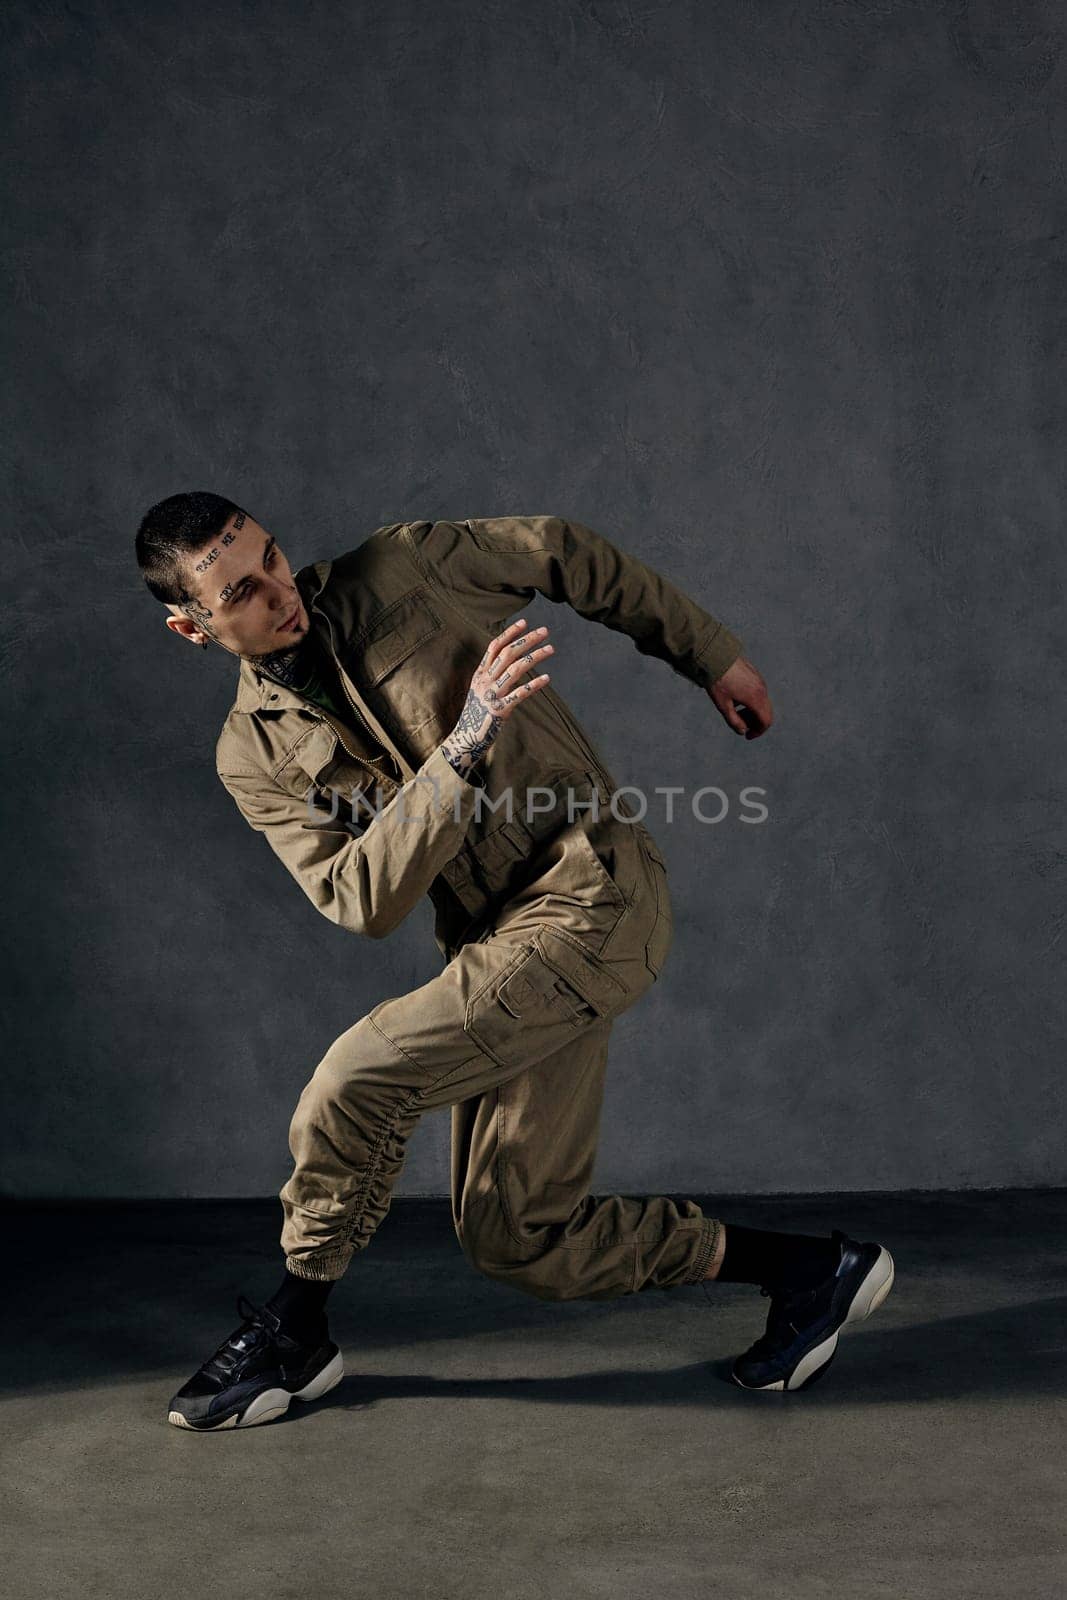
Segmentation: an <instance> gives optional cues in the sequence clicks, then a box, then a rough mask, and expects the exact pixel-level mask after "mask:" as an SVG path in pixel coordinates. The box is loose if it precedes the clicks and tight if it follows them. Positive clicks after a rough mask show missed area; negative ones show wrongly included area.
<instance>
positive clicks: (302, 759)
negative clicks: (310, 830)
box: [276, 722, 399, 833]
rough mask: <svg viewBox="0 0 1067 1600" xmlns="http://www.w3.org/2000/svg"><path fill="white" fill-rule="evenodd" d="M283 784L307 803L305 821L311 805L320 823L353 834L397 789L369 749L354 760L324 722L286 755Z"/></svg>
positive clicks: (386, 767) (362, 828)
mask: <svg viewBox="0 0 1067 1600" xmlns="http://www.w3.org/2000/svg"><path fill="white" fill-rule="evenodd" d="M276 776H279V777H281V776H282V774H277V775H276ZM284 781H285V787H286V788H287V789H289V790H290V791H291V792H292V793H295V794H297V795H299V797H300V798H301V799H302V800H305V801H306V802H307V803H308V807H309V809H308V816H309V819H310V818H311V817H312V815H313V812H312V807H314V812H315V813H317V814H318V816H319V817H320V819H321V820H322V821H323V822H328V821H337V822H339V823H341V824H342V825H344V826H349V825H352V826H351V827H350V831H355V832H357V833H362V832H363V830H364V828H366V827H367V825H368V823H370V822H371V821H372V820H373V818H374V814H375V812H376V811H379V810H381V809H382V807H384V806H387V805H388V804H389V802H390V800H391V799H392V798H393V796H394V795H395V794H396V791H397V789H398V788H399V784H398V783H397V781H396V779H395V778H394V777H393V776H392V774H391V773H390V771H389V768H388V765H387V763H386V761H385V760H384V759H383V758H382V757H380V756H375V755H374V754H373V753H372V752H371V751H370V750H369V749H368V751H367V753H366V754H365V755H361V756H360V757H358V758H357V757H355V756H353V755H352V754H351V753H350V752H349V751H348V750H346V749H345V746H344V744H343V743H342V742H341V739H340V737H339V736H338V733H337V730H336V728H333V727H331V726H330V724H329V723H328V722H320V723H317V724H316V726H315V727H314V728H313V729H312V730H311V731H310V732H309V733H307V734H305V735H304V736H303V737H302V738H301V739H300V740H298V742H297V744H296V745H295V746H294V747H293V749H292V750H291V751H290V752H289V756H288V758H287V763H286V777H285V780H284ZM309 791H310V798H309Z"/></svg>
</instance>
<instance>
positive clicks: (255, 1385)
mask: <svg viewBox="0 0 1067 1600" xmlns="http://www.w3.org/2000/svg"><path fill="white" fill-rule="evenodd" d="M237 1311H238V1314H239V1315H240V1316H242V1317H243V1318H244V1321H243V1322H242V1324H241V1326H240V1327H239V1328H237V1329H236V1330H235V1331H234V1332H233V1333H231V1334H230V1336H229V1338H228V1339H227V1340H226V1341H225V1343H224V1344H221V1345H219V1348H218V1349H217V1350H216V1351H215V1354H214V1355H213V1356H209V1357H208V1359H207V1360H206V1361H205V1362H204V1365H203V1366H202V1367H200V1368H199V1369H198V1371H196V1372H194V1373H193V1376H192V1377H191V1378H190V1379H189V1382H188V1383H186V1384H183V1385H182V1387H181V1388H180V1389H179V1390H178V1393H177V1394H176V1395H175V1396H174V1399H173V1400H172V1401H171V1403H170V1411H169V1414H168V1417H167V1421H168V1422H173V1423H174V1425H175V1427H178V1428H195V1429H198V1430H199V1431H201V1432H213V1431H214V1430H215V1429H216V1428H253V1427H255V1425H256V1424H257V1423H259V1422H270V1421H271V1420H272V1419H273V1418H274V1417H280V1416H281V1415H282V1414H283V1413H284V1412H286V1411H288V1409H289V1402H290V1400H293V1399H296V1400H318V1399H319V1397H320V1395H324V1394H328V1393H329V1391H330V1390H331V1389H332V1388H333V1387H334V1385H335V1384H338V1383H340V1381H341V1379H342V1377H343V1376H344V1370H345V1369H344V1360H343V1358H342V1356H341V1352H340V1350H338V1348H337V1346H336V1345H335V1344H333V1343H332V1342H331V1340H330V1336H329V1332H328V1329H327V1326H326V1318H325V1316H324V1317H323V1318H322V1321H321V1323H320V1324H319V1331H318V1333H317V1334H316V1335H315V1336H314V1337H313V1338H312V1339H311V1340H310V1341H309V1342H302V1341H300V1340H297V1339H293V1338H290V1337H289V1336H288V1334H284V1333H282V1331H281V1323H280V1322H279V1320H278V1318H277V1316H275V1314H274V1312H273V1311H271V1310H269V1309H268V1307H266V1306H256V1305H253V1304H252V1302H251V1301H250V1300H248V1299H247V1298H246V1297H245V1296H244V1295H243V1294H242V1295H239V1296H238V1298H237Z"/></svg>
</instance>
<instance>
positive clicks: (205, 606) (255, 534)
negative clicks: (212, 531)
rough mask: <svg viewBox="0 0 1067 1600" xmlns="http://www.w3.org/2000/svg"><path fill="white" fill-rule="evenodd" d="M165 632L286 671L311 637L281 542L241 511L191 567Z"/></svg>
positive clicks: (191, 560) (196, 556)
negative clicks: (290, 659)
mask: <svg viewBox="0 0 1067 1600" xmlns="http://www.w3.org/2000/svg"><path fill="white" fill-rule="evenodd" d="M167 610H168V611H169V612H170V615H169V616H168V618H167V626H168V628H170V629H171V630H172V632H174V633H179V634H181V635H182V636H183V637H184V638H186V639H189V640H191V642H192V643H193V644H196V645H200V644H203V643H204V642H205V641H209V640H214V641H215V643H216V644H218V645H221V647H222V648H223V649H224V650H228V651H230V652H231V653H232V654H234V655H239V656H250V657H253V658H261V657H265V656H269V657H270V664H271V665H272V666H274V665H279V664H284V662H285V660H286V658H287V657H288V656H289V655H290V654H291V653H292V652H293V651H295V650H296V649H297V647H298V646H299V645H300V643H301V641H302V640H303V639H304V638H305V637H306V635H307V631H308V625H309V619H308V614H307V609H306V607H305V606H304V603H303V601H302V600H301V598H300V594H299V591H298V590H297V587H296V584H295V582H294V581H293V574H292V572H291V570H290V567H289V563H288V561H287V560H286V559H285V556H284V555H283V554H282V552H281V549H280V548H279V546H278V543H277V540H276V539H275V538H274V537H273V535H272V534H269V533H268V532H267V531H266V529H265V528H261V527H260V525H259V523H258V522H255V521H254V520H253V519H252V518H251V517H248V516H245V515H244V513H243V512H240V511H238V512H235V513H234V515H233V516H232V517H231V518H230V520H229V522H228V523H227V524H226V526H225V527H224V528H223V529H222V530H221V532H219V533H218V534H217V535H216V536H215V538H213V539H212V540H211V541H210V543H209V544H206V545H205V546H204V547H203V549H201V550H197V551H195V552H194V553H193V555H192V556H191V557H189V558H188V560H187V562H186V583H185V592H184V595H183V598H182V601H181V604H180V605H172V606H168V607H167Z"/></svg>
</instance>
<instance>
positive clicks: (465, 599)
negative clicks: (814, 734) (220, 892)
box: [217, 517, 742, 1300]
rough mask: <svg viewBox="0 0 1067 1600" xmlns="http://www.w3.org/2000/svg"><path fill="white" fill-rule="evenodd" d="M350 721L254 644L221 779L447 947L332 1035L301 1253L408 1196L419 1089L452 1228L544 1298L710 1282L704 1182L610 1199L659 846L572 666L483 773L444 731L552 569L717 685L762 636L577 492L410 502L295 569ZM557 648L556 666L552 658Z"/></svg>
mask: <svg viewBox="0 0 1067 1600" xmlns="http://www.w3.org/2000/svg"><path fill="white" fill-rule="evenodd" d="M295 582H296V583H297V585H298V587H299V589H300V592H301V595H302V596H303V599H304V602H305V605H306V607H307V610H308V613H309V617H310V620H311V630H312V632H313V633H314V634H315V635H316V636H317V638H318V639H319V640H320V641H321V643H322V645H323V647H324V648H325V649H326V650H327V651H328V652H329V654H330V656H331V657H332V659H333V661H334V662H335V664H336V667H337V671H338V678H339V682H340V684H341V686H342V688H343V691H344V693H345V696H346V698H347V699H348V701H349V703H350V708H351V716H350V717H348V718H347V719H346V720H345V721H344V722H341V720H340V719H338V718H336V717H333V716H331V715H329V714H328V713H327V712H326V711H324V710H323V708H322V707H320V706H319V705H317V704H313V703H312V702H311V701H310V700H308V699H306V698H303V697H302V696H301V695H299V694H297V693H294V692H293V691H292V690H290V689H287V688H285V687H283V686H281V685H279V684H277V683H276V682H274V681H273V680H271V679H270V678H269V677H267V676H265V675H264V674H262V673H260V672H258V671H257V670H256V669H255V668H254V667H253V666H252V664H251V663H250V662H249V661H247V660H243V661H242V663H241V668H240V674H239V679H238V689H237V697H236V699H235V702H234V705H233V707H232V709H231V711H230V713H229V715H228V716H227V719H226V722H225V725H224V727H223V729H222V732H221V734H220V736H219V740H218V745H217V768H218V773H219V776H220V778H221V779H222V782H223V783H224V785H225V786H226V788H227V789H228V790H229V792H230V794H231V795H232V796H233V798H234V800H235V801H236V803H237V805H238V807H239V809H240V811H241V813H242V815H243V816H244V817H245V818H246V819H247V821H248V822H249V823H250V824H251V826H252V827H253V828H255V829H257V830H258V831H260V832H262V833H263V834H264V835H265V837H266V839H267V842H268V843H269V844H270V846H271V847H272V849H273V850H274V851H275V852H276V854H277V855H278V856H279V857H280V858H281V860H282V861H283V862H284V864H285V866H286V867H287V868H288V870H289V871H290V872H291V873H292V875H293V876H294V877H295V878H296V880H297V882H298V883H299V884H300V886H301V888H302V889H303V890H304V891H305V893H306V894H307V895H308V897H309V898H310V899H311V901H312V903H313V904H314V905H315V906H317V908H318V909H319V910H320V911H321V912H322V913H323V915H324V916H326V917H328V918H329V919H330V921H332V922H334V923H336V924H337V925H338V926H339V927H341V928H344V929H346V930H347V931H349V932H353V933H361V934H365V935H367V936H369V937H371V938H375V939H378V938H383V937H385V936H386V935H387V934H388V933H389V932H390V931H391V930H392V929H393V928H395V927H396V926H397V925H398V924H399V923H400V922H401V921H402V920H403V918H404V917H405V916H407V914H408V913H409V912H410V911H411V910H412V909H413V907H414V906H415V905H416V904H418V903H419V901H420V900H421V898H422V897H423V896H424V895H428V896H429V897H430V899H431V901H432V903H433V905H434V908H435V922H434V941H435V943H436V944H437V947H438V949H439V951H440V953H441V956H442V958H443V962H444V965H443V969H442V971H441V972H439V973H438V974H437V975H436V976H435V977H433V978H431V979H430V981H429V982H427V983H425V984H423V985H422V986H421V987H420V988H417V989H414V990H412V991H411V992H409V993H407V994H400V995H395V996H393V997H391V998H388V999H385V1000H382V1001H381V1002H380V1003H379V1004H377V1005H376V1006H374V1007H373V1009H372V1010H371V1011H369V1012H368V1013H367V1014H366V1015H365V1016H363V1017H361V1018H360V1019H359V1021H357V1022H356V1023H355V1024H354V1025H353V1026H352V1027H351V1028H349V1029H348V1030H347V1031H346V1032H344V1033H342V1034H341V1036H340V1037H339V1038H338V1039H337V1040H335V1042H334V1043H333V1044H332V1045H331V1046H330V1048H329V1050H327V1052H326V1054H325V1056H324V1057H323V1058H322V1060H321V1061H320V1062H319V1064H318V1066H317V1067H316V1069H315V1071H314V1073H313V1074H312V1076H311V1078H310V1079H309V1081H308V1082H307V1084H306V1085H305V1087H304V1089H303V1091H302V1093H301V1095H300V1099H299V1103H298V1105H297V1107H296V1110H295V1113H294V1115H293V1118H292V1123H291V1126H290V1130H289V1145H290V1150H291V1152H292V1156H293V1161H294V1169H293V1172H292V1176H291V1177H290V1178H289V1180H288V1182H287V1183H286V1184H285V1186H284V1187H283V1188H282V1190H281V1196H280V1198H281V1201H282V1208H283V1212H284V1222H283V1227H282V1234H281V1243H282V1248H283V1250H284V1252H285V1257H286V1266H287V1267H288V1269H289V1271H290V1272H292V1273H294V1274H295V1275H296V1276H298V1277H304V1278H315V1279H320V1280H321V1279H336V1278H339V1277H340V1276H341V1275H342V1274H343V1273H344V1271H345V1269H346V1268H347V1266H348V1264H349V1262H350V1261H351V1259H352V1256H353V1255H354V1254H355V1253H356V1252H357V1251H360V1250H363V1249H364V1248H365V1247H366V1246H367V1245H368V1244H369V1243H370V1240H371V1238H372V1237H373V1235H374V1232H375V1230H376V1229H377V1227H378V1226H379V1224H380V1223H381V1222H382V1220H383V1218H384V1217H385V1215H386V1212H387V1211H388V1209H389V1204H390V1196H391V1191H392V1187H393V1185H394V1183H395V1181H396V1179H397V1176H398V1174H399V1172H400V1170H401V1167H402V1165H403V1160H404V1154H405V1148H406V1144H407V1140H408V1138H409V1136H410V1134H411V1132H412V1130H413V1128H414V1127H415V1124H416V1123H417V1121H418V1119H419V1117H420V1116H421V1115H422V1113H423V1112H425V1111H428V1110H431V1109H432V1108H434V1107H439V1106H446V1105H447V1106H450V1107H451V1115H452V1158H451V1198H452V1216H453V1221H454V1224H455V1228H456V1233H457V1236H458V1238H459V1240H460V1244H461V1246H462V1249H463V1251H464V1254H465V1255H466V1256H467V1258H468V1259H469V1260H470V1262H471V1263H472V1264H473V1265H474V1266H476V1267H477V1268H478V1269H479V1270H480V1271H481V1272H483V1273H485V1274H487V1275H488V1276H490V1277H493V1278H497V1279H500V1280H501V1281H504V1282H507V1283H511V1284H513V1285H514V1286H515V1287H516V1288H519V1289H522V1290H524V1291H526V1292H527V1293H530V1294H533V1295H536V1296H538V1297H539V1298H541V1299H546V1300H549V1299H594V1300H595V1299H611V1298H613V1297H615V1296H617V1295H621V1294H627V1293H633V1292H636V1291H638V1290H641V1289H647V1288H666V1287H669V1286H671V1285H674V1284H679V1283H695V1282H697V1281H699V1280H700V1279H701V1278H702V1277H704V1276H705V1275H706V1273H707V1270H708V1266H709V1264H710V1263H711V1262H712V1261H713V1260H717V1259H718V1256H719V1251H720V1241H721V1238H722V1225H721V1223H720V1222H719V1221H718V1220H717V1219H715V1218H712V1217H707V1216H705V1215H704V1214H703V1213H702V1211H701V1209H700V1207H699V1206H698V1205H697V1204H696V1203H695V1202H694V1201H692V1200H685V1199H682V1200H675V1199H673V1198H669V1197H666V1196H654V1197H648V1198H636V1197H634V1198H631V1197H627V1196H622V1195H609V1196H604V1197H597V1196H595V1195H592V1194H590V1192H589V1183H590V1178H591V1174H592V1170H593V1163H594V1159H595V1155H596V1148H597V1137H598V1129H599V1119H600V1112H601V1105H602V1101H603V1095H604V1082H605V1070H606V1065H607V1054H608V1042H609V1038H610V1034H611V1028H612V1023H613V1022H614V1020H615V1018H616V1017H617V1016H619V1015H620V1014H621V1013H622V1012H623V1011H625V1010H626V1009H627V1008H628V1007H629V1006H631V1005H633V1003H634V1002H635V1001H636V1000H637V999H639V998H640V996H641V995H642V994H644V993H645V992H646V991H647V990H648V989H649V988H650V987H651V985H652V984H653V983H654V982H655V981H656V979H657V977H658V976H659V974H660V972H661V970H662V967H663V963H664V960H665V959H666V956H667V952H668V949H669V947H670V943H671V938H672V922H671V902H670V895H669V892H668V887H667V876H666V871H665V868H664V863H663V857H662V855H661V854H660V851H659V849H658V847H657V845H656V843H655V841H654V840H653V838H652V836H651V834H650V833H649V831H648V829H647V828H646V827H645V826H644V824H643V823H642V822H641V821H639V820H637V819H636V817H635V810H636V808H634V807H631V805H630V803H629V802H628V801H626V800H625V799H624V797H623V796H622V795H618V796H615V807H614V811H615V814H614V815H613V814H612V807H611V801H612V796H613V795H614V792H615V790H616V787H617V786H616V784H615V783H614V780H613V779H612V776H611V774H610V773H609V772H608V771H607V769H606V768H605V767H604V765H603V764H602V762H601V761H600V759H599V757H598V756H597V754H596V752H595V750H594V749H593V747H592V745H591V743H590V741H589V739H588V737H587V736H586V735H585V733H584V732H583V731H582V729H581V728H580V727H579V725H578V724H577V723H576V721H575V719H574V717H573V715H572V714H571V712H570V711H569V709H568V707H567V706H566V704H565V702H564V701H563V700H562V699H561V698H560V696H559V695H558V694H557V693H556V692H555V690H554V688H553V687H552V686H551V685H548V686H546V687H545V688H542V689H540V690H538V691H537V693H536V694H534V695H532V696H530V697H529V698H528V699H527V700H526V701H525V702H524V703H522V704H521V705H520V706H519V707H518V708H517V709H516V710H515V712H513V714H512V716H511V717H510V718H509V719H508V720H507V721H506V722H505V723H504V725H503V726H502V728H501V730H500V732H499V734H498V736H497V739H496V741H495V742H494V744H493V745H492V746H491V747H490V749H489V750H488V752H487V753H486V755H485V756H484V757H483V758H482V761H481V762H480V763H479V766H478V767H477V768H476V769H475V772H474V774H473V775H472V779H471V780H468V779H466V778H463V777H461V776H460V775H459V774H458V773H456V772H455V771H454V770H453V768H452V767H451V766H450V764H449V763H448V761H447V760H446V759H445V757H444V755H443V754H442V752H441V749H440V745H441V741H442V740H443V739H444V738H445V737H446V736H447V735H448V734H449V733H450V732H451V731H452V729H453V728H454V726H455V724H456V722H457V720H458V717H459V714H460V711H461V708H462V706H463V703H464V700H465V699H466V695H467V690H468V689H469V686H470V681H471V678H472V676H473V673H474V670H475V668H476V666H477V665H478V663H479V661H480V660H481V658H482V656H483V653H484V651H485V649H486V646H487V645H488V643H489V641H490V640H491V639H492V638H494V637H495V636H496V635H497V634H499V633H500V632H502V631H503V629H504V627H505V626H506V625H507V622H508V620H509V619H510V618H513V617H515V616H517V615H520V614H522V608H523V607H524V606H525V605H527V604H528V603H529V602H530V601H531V600H532V599H534V597H535V596H536V595H537V594H539V593H540V594H544V595H546V596H547V597H548V598H549V599H550V600H552V601H554V602H557V603H566V604H569V605H571V606H572V607H574V609H575V610H577V611H578V612H579V613H580V614H581V615H583V616H585V617H586V618H588V619H589V620H591V621H596V622H601V623H603V624H605V625H606V626H607V627H609V628H613V629H616V630H618V631H619V632H622V633H625V634H628V635H629V636H630V638H631V639H632V640H633V642H634V644H635V646H636V648H637V649H638V650H639V651H641V652H642V653H643V654H645V655H649V656H653V657H656V658H658V659H659V660H661V661H664V662H666V663H668V664H669V665H670V666H671V667H672V668H673V670H675V671H676V672H678V673H679V674H681V675H682V676H683V677H685V678H686V679H687V680H688V681H690V682H692V683H694V684H696V685H699V686H700V687H707V686H708V685H709V684H711V683H712V682H714V680H715V679H716V678H717V677H719V676H720V675H721V674H722V673H723V672H724V671H725V670H726V668H727V667H728V666H729V665H730V663H731V662H732V661H733V660H734V659H735V658H736V657H737V656H738V655H739V654H740V652H741V648H742V645H741V640H740V639H739V638H738V637H737V636H736V635H735V634H733V633H731V632H730V631H729V630H728V629H727V628H726V627H725V626H724V625H723V624H721V623H719V622H717V621H716V619H715V618H714V617H712V616H711V615H710V614H709V613H708V612H706V611H704V610H702V609H701V608H700V607H699V606H698V605H696V604H695V602H693V601H692V600H691V599H689V597H688V596H686V595H684V594H683V593H682V592H681V591H680V590H679V589H678V588H676V587H675V586H674V585H673V584H672V583H670V582H669V581H668V580H667V579H666V578H665V577H664V576H662V575H661V574H659V573H658V572H656V571H655V570H654V569H652V568H651V567H648V566H646V565H645V564H643V563H641V562H639V561H637V560H636V559H635V558H634V557H632V556H629V555H627V554H626V553H625V552H623V551H621V550H620V549H618V548H617V547H616V546H614V545H613V544H611V543H610V542H609V541H608V540H607V539H605V538H603V537H601V536H600V535H598V534H596V533H594V532H593V531H592V530H591V529H589V528H587V527H585V526H584V525H583V524H581V523H577V522H573V521H565V520H563V519H561V518H558V517H503V518H492V519H471V520H468V521H463V522H444V521H439V522H433V523H430V522H413V523H393V524H389V525H387V526H385V527H383V528H379V529H378V530H377V531H376V532H375V533H373V534H372V535H371V536H370V537H369V538H368V539H367V540H366V541H365V542H364V543H363V544H362V545H360V546H358V547H357V548H356V549H354V550H352V551H350V552H348V553H346V554H344V555H342V556H341V557H339V558H337V559H335V560H333V561H322V562H318V563H316V564H315V565H314V566H310V567H305V568H302V569H301V570H300V571H299V572H298V573H297V574H296V575H295ZM538 670H540V668H539V669H538Z"/></svg>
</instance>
